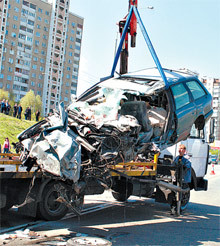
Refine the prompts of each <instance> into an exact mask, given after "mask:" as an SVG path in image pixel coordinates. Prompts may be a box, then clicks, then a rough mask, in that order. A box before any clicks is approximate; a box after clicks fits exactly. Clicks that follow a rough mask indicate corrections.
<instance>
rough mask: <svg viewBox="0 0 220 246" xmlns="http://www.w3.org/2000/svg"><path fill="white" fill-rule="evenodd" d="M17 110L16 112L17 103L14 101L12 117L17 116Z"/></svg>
mask: <svg viewBox="0 0 220 246" xmlns="http://www.w3.org/2000/svg"><path fill="white" fill-rule="evenodd" d="M17 112H18V105H17V103H15V105H14V112H13V116H14V117H16V116H17Z"/></svg>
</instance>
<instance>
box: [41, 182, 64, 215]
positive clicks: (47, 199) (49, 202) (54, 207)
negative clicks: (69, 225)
mask: <svg viewBox="0 0 220 246" xmlns="http://www.w3.org/2000/svg"><path fill="white" fill-rule="evenodd" d="M56 184H57V182H53V183H50V184H48V185H46V187H45V188H44V190H43V194H42V198H41V201H40V202H39V204H38V209H37V214H38V217H40V218H42V219H45V220H59V219H61V218H63V217H64V216H65V215H66V213H67V212H68V208H67V206H66V205H65V204H64V203H61V202H58V201H56V199H57V198H58V196H59V194H58V192H57V189H56V188H55V185H56Z"/></svg>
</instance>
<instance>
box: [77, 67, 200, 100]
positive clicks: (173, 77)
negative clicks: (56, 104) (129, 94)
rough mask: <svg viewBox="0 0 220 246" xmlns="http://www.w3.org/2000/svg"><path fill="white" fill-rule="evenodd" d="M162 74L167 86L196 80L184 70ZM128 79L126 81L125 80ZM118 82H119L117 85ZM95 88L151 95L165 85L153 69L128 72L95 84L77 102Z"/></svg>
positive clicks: (155, 69)
mask: <svg viewBox="0 0 220 246" xmlns="http://www.w3.org/2000/svg"><path fill="white" fill-rule="evenodd" d="M163 70H164V73H165V75H166V77H167V81H168V85H169V86H170V85H172V84H174V83H177V82H181V81H185V80H190V79H194V80H195V79H196V80H197V76H196V75H195V73H193V72H186V71H185V70H173V69H166V68H163ZM127 79H128V80H127ZM118 80H121V81H120V83H118ZM97 87H108V88H115V89H116V88H118V89H124V90H126V89H127V90H136V91H142V92H145V93H147V94H151V93H152V92H153V91H155V90H157V89H159V90H160V89H163V88H165V83H164V81H163V79H162V77H161V75H160V73H159V71H158V69H157V68H156V67H155V68H148V69H142V70H139V71H135V72H129V73H126V74H123V75H119V76H118V77H113V78H109V77H107V78H106V79H104V80H102V81H100V82H98V83H96V84H95V85H93V86H92V87H90V88H89V89H88V90H86V91H85V92H84V93H83V94H81V95H80V96H79V98H78V100H81V98H83V97H86V96H87V95H88V94H89V93H91V92H92V91H94V90H95V88H97Z"/></svg>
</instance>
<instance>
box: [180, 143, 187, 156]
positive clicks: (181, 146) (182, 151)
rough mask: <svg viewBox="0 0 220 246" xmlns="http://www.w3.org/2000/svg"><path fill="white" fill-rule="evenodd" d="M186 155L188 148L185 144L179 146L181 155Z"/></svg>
mask: <svg viewBox="0 0 220 246" xmlns="http://www.w3.org/2000/svg"><path fill="white" fill-rule="evenodd" d="M185 153H186V146H185V145H184V144H180V145H179V155H180V156H183V155H184V154H185Z"/></svg>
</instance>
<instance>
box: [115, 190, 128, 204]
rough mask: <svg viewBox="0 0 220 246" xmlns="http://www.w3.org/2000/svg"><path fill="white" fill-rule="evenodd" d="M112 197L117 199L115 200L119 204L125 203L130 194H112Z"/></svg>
mask: <svg viewBox="0 0 220 246" xmlns="http://www.w3.org/2000/svg"><path fill="white" fill-rule="evenodd" d="M112 196H113V197H114V198H115V200H117V201H119V202H125V201H127V199H128V198H129V196H130V195H129V194H124V193H119V192H114V191H113V192H112Z"/></svg>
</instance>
